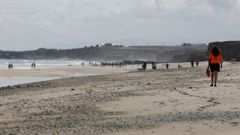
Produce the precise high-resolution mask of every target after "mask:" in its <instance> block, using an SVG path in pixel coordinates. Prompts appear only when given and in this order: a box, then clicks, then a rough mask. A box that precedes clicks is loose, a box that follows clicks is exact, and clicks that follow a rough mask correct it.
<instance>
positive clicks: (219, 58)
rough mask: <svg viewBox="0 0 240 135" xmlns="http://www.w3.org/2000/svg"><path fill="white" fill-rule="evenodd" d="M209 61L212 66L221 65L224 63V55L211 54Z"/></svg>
mask: <svg viewBox="0 0 240 135" xmlns="http://www.w3.org/2000/svg"><path fill="white" fill-rule="evenodd" d="M209 59H210V63H211V64H220V63H222V61H223V59H222V55H218V56H214V55H213V54H212V53H210V55H209Z"/></svg>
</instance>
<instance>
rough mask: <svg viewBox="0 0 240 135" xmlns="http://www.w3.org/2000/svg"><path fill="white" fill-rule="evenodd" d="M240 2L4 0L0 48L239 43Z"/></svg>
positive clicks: (1, 2)
mask: <svg viewBox="0 0 240 135" xmlns="http://www.w3.org/2000/svg"><path fill="white" fill-rule="evenodd" d="M239 15H240V0H0V49H1V50H29V49H36V48H40V47H46V48H76V47H82V46H84V45H95V44H97V43H104V42H112V43H116V44H125V45H131V44H134V45H137V44H146V45H151V44H155V45H156V44H161V45H173V44H180V43H183V42H192V43H208V42H211V41H217V40H219V41H223V40H239V37H240V31H239V30H240V17H239Z"/></svg>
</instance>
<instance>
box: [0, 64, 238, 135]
mask: <svg viewBox="0 0 240 135" xmlns="http://www.w3.org/2000/svg"><path fill="white" fill-rule="evenodd" d="M173 65H174V67H176V65H178V64H177V63H176V64H171V65H170V67H171V66H173ZM183 67H184V68H183V69H176V68H171V69H169V70H164V69H159V70H156V71H152V70H148V71H145V72H144V71H130V72H129V71H128V72H126V71H119V70H118V71H116V70H110V69H106V71H102V70H96V73H106V74H101V75H98V76H86V77H71V78H64V79H57V80H51V81H44V82H36V83H31V84H24V85H16V86H9V87H4V88H0V134H3V135H5V134H7V135H8V134H11V135H14V134H17V135H26V134H27V135H28V134H29V135H36V134H38V135H48V134H49V135H57V134H59V135H66V134H69V135H203V134H204V135H237V134H239V132H240V128H239V127H240V104H239V103H240V98H239V97H240V84H239V82H240V77H239V75H240V63H236V64H231V63H227V62H225V63H224V64H223V69H222V71H221V72H220V73H219V83H218V87H210V86H209V84H210V80H209V79H210V78H207V77H206V75H205V69H206V63H200V67H198V68H189V67H190V64H189V63H185V65H184V64H183ZM185 67H188V68H185ZM73 70H74V69H69V70H67V69H66V70H65V69H64V70H60V69H59V70H54V71H53V70H51V69H50V70H49V69H41V72H40V71H38V70H36V71H34V70H25V71H23V70H15V71H13V72H12V73H11V74H12V75H11V74H9V73H8V74H7V73H6V72H5V71H0V74H1V76H4V77H9V76H17V74H18V73H19V76H20V75H22V74H23V72H25V73H24V74H26V76H34V75H38V76H41V75H42V76H46V75H50V76H64V74H65V72H68V73H67V74H69V72H73V73H76V72H75V71H73ZM75 70H78V69H75ZM86 70H88V69H86ZM109 70H110V71H109ZM61 71H62V72H61ZM14 72H15V73H14ZM33 72H34V73H33ZM78 72H79V71H78Z"/></svg>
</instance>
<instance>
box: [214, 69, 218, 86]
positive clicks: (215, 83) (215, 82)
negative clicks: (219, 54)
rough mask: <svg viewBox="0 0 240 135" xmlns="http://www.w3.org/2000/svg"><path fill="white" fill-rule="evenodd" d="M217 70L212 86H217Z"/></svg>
mask: <svg viewBox="0 0 240 135" xmlns="http://www.w3.org/2000/svg"><path fill="white" fill-rule="evenodd" d="M217 79H218V72H217V71H215V78H214V86H217Z"/></svg>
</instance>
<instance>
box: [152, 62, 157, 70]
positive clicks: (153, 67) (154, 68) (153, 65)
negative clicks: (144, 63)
mask: <svg viewBox="0 0 240 135" xmlns="http://www.w3.org/2000/svg"><path fill="white" fill-rule="evenodd" d="M152 69H153V70H156V69H157V65H156V63H155V62H152Z"/></svg>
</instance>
